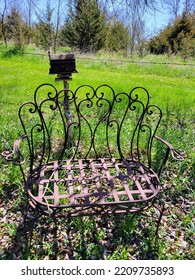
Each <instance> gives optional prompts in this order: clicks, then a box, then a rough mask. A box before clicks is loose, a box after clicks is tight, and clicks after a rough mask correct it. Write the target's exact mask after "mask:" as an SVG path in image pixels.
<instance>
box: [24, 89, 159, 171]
mask: <svg viewBox="0 0 195 280" xmlns="http://www.w3.org/2000/svg"><path fill="white" fill-rule="evenodd" d="M149 99H150V97H149V93H148V91H147V90H146V89H144V88H142V87H136V88H134V89H132V90H131V91H130V92H129V93H125V92H120V93H115V91H114V90H113V89H112V88H111V87H110V86H108V85H101V86H99V87H97V88H96V89H94V88H93V87H91V86H89V85H83V86H80V87H78V88H77V89H76V90H75V91H71V90H62V91H57V89H56V87H54V86H53V85H50V84H43V85H41V86H39V87H38V88H37V89H36V91H35V94H34V101H33V102H26V103H25V104H23V105H22V106H21V107H20V109H19V117H20V120H21V123H22V127H23V130H24V134H26V135H27V150H28V152H27V153H29V158H30V169H31V170H32V169H33V168H35V167H39V166H41V165H42V164H46V163H48V162H49V161H52V160H64V159H67V158H98V157H116V158H118V157H120V158H121V157H125V158H132V159H134V160H137V161H141V160H142V161H143V160H144V162H145V164H146V165H147V166H149V167H151V155H152V147H153V139H154V135H155V133H156V130H157V128H158V126H159V123H160V120H161V117H162V112H161V110H160V108H159V107H158V106H156V105H150V104H149Z"/></svg>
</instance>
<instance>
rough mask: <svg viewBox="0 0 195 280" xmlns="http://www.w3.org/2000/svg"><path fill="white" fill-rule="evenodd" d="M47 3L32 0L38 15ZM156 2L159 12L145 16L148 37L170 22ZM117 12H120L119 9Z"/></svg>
mask: <svg viewBox="0 0 195 280" xmlns="http://www.w3.org/2000/svg"><path fill="white" fill-rule="evenodd" d="M12 1H14V2H15V3H22V2H21V1H19V0H12ZM26 1H28V0H26ZM47 1H48V0H34V3H35V4H36V5H37V6H38V8H39V11H40V13H41V12H43V11H44V10H45V9H46V3H47ZM106 1H107V3H108V1H109V0H106ZM111 1H112V0H111ZM67 2H68V0H67ZM67 2H66V3H67ZM157 2H158V3H159V11H155V14H154V13H151V14H150V15H149V14H147V15H146V22H145V25H146V32H147V34H148V35H149V36H150V35H152V34H156V33H158V31H159V30H160V29H163V27H165V26H166V25H167V24H168V23H169V20H170V15H169V14H168V11H165V10H163V9H162V7H161V8H160V2H161V0H157ZM3 3H4V0H0V8H1V6H2V5H3ZM50 3H51V5H52V6H53V5H54V6H56V3H58V0H50ZM105 3H106V2H105ZM67 6H68V5H66V10H67ZM106 7H107V6H106ZM117 8H118V7H117ZM118 10H120V8H119V9H118ZM123 10H124V9H123Z"/></svg>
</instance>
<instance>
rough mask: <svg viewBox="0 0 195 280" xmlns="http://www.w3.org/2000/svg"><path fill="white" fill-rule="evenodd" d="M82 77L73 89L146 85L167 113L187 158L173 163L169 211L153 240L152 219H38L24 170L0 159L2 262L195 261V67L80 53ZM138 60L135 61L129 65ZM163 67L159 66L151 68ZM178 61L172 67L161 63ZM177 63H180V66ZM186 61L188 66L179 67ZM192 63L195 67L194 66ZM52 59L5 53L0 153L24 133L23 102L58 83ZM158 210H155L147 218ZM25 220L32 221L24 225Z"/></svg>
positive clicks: (168, 129)
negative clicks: (47, 85)
mask: <svg viewBox="0 0 195 280" xmlns="http://www.w3.org/2000/svg"><path fill="white" fill-rule="evenodd" d="M0 50H3V49H2V47H1V49H0ZM76 57H77V58H76V65H77V70H78V72H79V73H78V74H73V80H72V81H70V83H69V87H70V89H73V90H74V89H76V88H77V87H78V86H79V85H81V84H91V85H92V86H94V87H95V86H98V85H100V84H105V83H106V84H109V85H111V86H112V87H113V88H114V89H115V91H126V92H128V91H130V90H131V89H132V88H133V87H135V86H143V87H145V88H146V89H147V90H148V91H149V93H150V97H151V103H154V104H156V105H158V106H159V107H160V108H161V109H162V111H163V120H162V125H161V129H160V131H159V132H160V133H161V134H162V136H163V137H164V138H165V139H167V140H168V141H169V142H170V143H172V144H173V145H174V146H175V147H177V148H182V149H184V150H185V151H186V153H187V155H188V157H187V159H186V160H184V161H183V162H182V163H175V162H174V161H173V160H170V161H169V164H168V165H167V168H166V169H165V171H164V174H163V186H162V189H163V190H164V191H163V193H162V194H161V196H162V199H164V201H165V202H166V204H165V206H166V210H165V214H164V216H163V219H162V224H161V227H160V230H159V238H157V239H155V238H153V234H152V232H153V231H154V228H153V227H154V225H153V221H152V220H151V221H150V219H149V218H147V217H149V216H145V215H142V214H139V215H136V216H132V215H128V216H125V217H123V216H120V215H119V216H116V217H115V216H111V217H103V218H100V217H96V218H88V217H84V218H75V219H73V220H71V221H68V222H67V221H66V220H64V219H62V220H59V223H58V225H57V227H56V225H55V224H54V223H53V222H52V221H50V220H49V219H48V218H44V217H42V218H40V219H39V220H35V219H33V217H34V213H33V212H32V210H30V209H28V208H27V204H26V199H25V195H24V190H23V185H22V178H21V175H20V170H19V168H17V167H15V166H13V165H12V164H9V165H8V164H6V163H5V162H4V161H3V159H1V158H0V163H1V174H0V218H1V226H0V258H1V259H194V255H195V244H194V240H195V210H194V209H195V207H194V206H195V204H194V199H195V183H194V169H195V148H194V147H195V145H194V133H195V123H194V119H195V118H194V116H195V66H194V65H192V64H193V63H194V61H189V63H190V64H191V65H187V62H185V63H183V62H182V61H181V60H180V59H179V58H176V57H170V58H167V57H162V56H160V57H155V56H148V57H145V58H143V59H142V61H141V62H144V63H135V62H136V61H137V62H140V58H133V59H132V58H121V57H120V59H119V57H117V56H116V57H114V58H113V57H112V59H111V58H110V57H106V54H101V55H96V56H90V57H89V56H85V57H84V56H81V55H77V56H76ZM132 60H133V62H132ZM147 61H149V62H155V61H156V62H160V63H161V64H154V63H149V62H148V63H147ZM164 62H169V63H171V62H174V64H163V63H164ZM176 63H180V64H176ZM182 63H183V65H182ZM194 64H195V63H194ZM48 69H49V61H48V57H47V55H45V56H39V55H33V54H29V55H5V54H3V53H0V78H1V82H0V92H1V99H0V115H1V118H0V127H1V131H0V135H1V136H0V139H1V141H0V152H1V151H2V150H4V149H7V148H10V147H11V145H12V143H13V141H14V140H15V139H17V138H18V137H19V136H20V134H21V128H20V124H19V120H18V117H17V110H18V107H19V105H20V104H22V103H23V102H25V101H32V98H33V93H34V91H35V89H36V87H37V86H39V85H40V84H41V83H53V84H55V86H57V88H58V89H61V88H62V83H61V82H59V83H55V76H54V75H49V74H48V72H49V71H48ZM149 214H153V215H154V216H155V213H153V212H151V213H148V214H146V215H149ZM25 215H27V219H28V223H27V224H26V223H24V216H25Z"/></svg>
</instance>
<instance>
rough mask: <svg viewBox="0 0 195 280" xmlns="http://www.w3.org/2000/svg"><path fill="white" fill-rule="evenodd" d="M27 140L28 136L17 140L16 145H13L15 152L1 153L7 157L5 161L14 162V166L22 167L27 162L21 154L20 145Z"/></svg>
mask: <svg viewBox="0 0 195 280" xmlns="http://www.w3.org/2000/svg"><path fill="white" fill-rule="evenodd" d="M25 138H27V136H26V135H24V136H22V137H20V138H19V139H17V140H16V141H15V142H14V145H13V150H12V151H11V152H10V151H3V152H2V153H1V155H2V156H3V157H5V159H6V160H7V161H12V162H13V164H15V165H21V164H23V163H24V162H25V159H24V156H23V155H22V153H21V152H20V150H19V145H20V142H21V141H22V140H23V139H25Z"/></svg>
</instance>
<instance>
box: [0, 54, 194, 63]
mask: <svg viewBox="0 0 195 280" xmlns="http://www.w3.org/2000/svg"><path fill="white" fill-rule="evenodd" d="M0 53H2V54H5V55H6V54H7V52H5V51H0ZM21 55H30V56H43V57H48V54H42V53H28V52H24V53H22V54H21ZM75 58H76V59H81V60H91V61H100V62H105V63H106V62H108V63H109V62H110V63H116V62H118V63H129V64H157V65H158V64H159V65H178V66H195V64H194V63H179V62H159V61H137V60H131V59H107V58H97V57H90V56H89V57H88V56H82V55H75Z"/></svg>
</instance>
